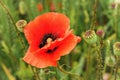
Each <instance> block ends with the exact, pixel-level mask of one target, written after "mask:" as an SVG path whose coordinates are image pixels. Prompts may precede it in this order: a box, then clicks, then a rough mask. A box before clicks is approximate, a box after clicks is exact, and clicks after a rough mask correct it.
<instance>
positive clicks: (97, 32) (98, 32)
mask: <svg viewBox="0 0 120 80" xmlns="http://www.w3.org/2000/svg"><path fill="white" fill-rule="evenodd" d="M96 34H97V35H98V36H99V37H102V38H103V37H104V35H105V32H104V30H102V29H99V30H97V31H96Z"/></svg>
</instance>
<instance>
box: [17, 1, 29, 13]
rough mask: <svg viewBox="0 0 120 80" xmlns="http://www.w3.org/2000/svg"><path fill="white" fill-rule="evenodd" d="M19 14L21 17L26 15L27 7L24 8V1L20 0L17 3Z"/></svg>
mask: <svg viewBox="0 0 120 80" xmlns="http://www.w3.org/2000/svg"><path fill="white" fill-rule="evenodd" d="M19 13H20V14H21V15H26V13H27V6H26V4H25V2H24V0H20V2H19Z"/></svg>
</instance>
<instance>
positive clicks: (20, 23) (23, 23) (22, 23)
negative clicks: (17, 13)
mask: <svg viewBox="0 0 120 80" xmlns="http://www.w3.org/2000/svg"><path fill="white" fill-rule="evenodd" d="M26 25H27V21H25V20H19V21H17V22H16V26H17V29H18V30H19V31H20V32H23V28H24V27H25V26H26Z"/></svg>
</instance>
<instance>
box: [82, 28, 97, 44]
mask: <svg viewBox="0 0 120 80" xmlns="http://www.w3.org/2000/svg"><path fill="white" fill-rule="evenodd" d="M83 38H84V40H85V41H86V42H87V43H88V44H94V43H96V42H97V35H96V33H95V31H93V30H88V31H86V32H85V33H84V34H83Z"/></svg>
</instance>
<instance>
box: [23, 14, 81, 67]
mask: <svg viewBox="0 0 120 80" xmlns="http://www.w3.org/2000/svg"><path fill="white" fill-rule="evenodd" d="M69 24H70V21H69V19H68V17H66V16H65V15H64V14H61V13H56V12H48V13H45V14H43V15H40V16H38V17H36V18H35V19H34V20H33V21H31V22H29V23H28V24H27V26H26V27H25V28H24V34H25V37H26V39H27V41H28V43H29V49H28V50H27V53H26V55H25V56H24V58H23V60H24V61H25V62H27V63H29V64H31V65H32V66H35V67H38V68H45V67H48V66H57V61H58V60H59V59H60V57H61V56H64V55H66V54H69V53H70V51H71V50H72V49H73V48H74V47H75V46H76V44H77V43H78V42H80V41H81V38H80V37H78V36H75V35H74V34H73V33H72V31H71V30H69V28H70V25H69Z"/></svg>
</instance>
